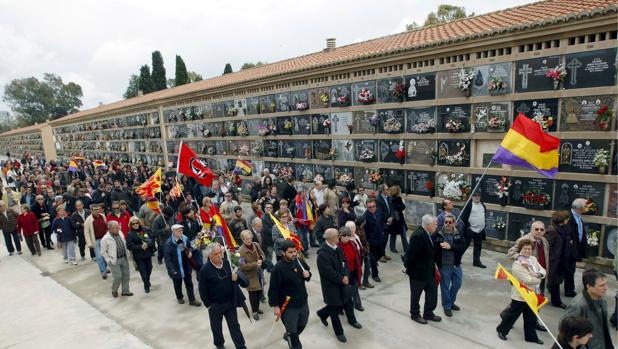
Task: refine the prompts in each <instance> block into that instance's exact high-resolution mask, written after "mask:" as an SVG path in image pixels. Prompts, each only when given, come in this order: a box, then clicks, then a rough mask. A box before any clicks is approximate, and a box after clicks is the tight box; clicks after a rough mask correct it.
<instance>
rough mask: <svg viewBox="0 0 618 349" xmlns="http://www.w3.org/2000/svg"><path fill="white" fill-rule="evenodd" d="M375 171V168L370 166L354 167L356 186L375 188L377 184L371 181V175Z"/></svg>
mask: <svg viewBox="0 0 618 349" xmlns="http://www.w3.org/2000/svg"><path fill="white" fill-rule="evenodd" d="M373 171H374V170H373V169H370V168H364V167H356V168H355V169H354V182H355V183H356V186H357V187H363V188H367V189H375V188H376V187H377V185H375V184H374V183H371V181H370V180H369V176H370V175H371V173H372V172H373Z"/></svg>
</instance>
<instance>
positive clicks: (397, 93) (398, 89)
mask: <svg viewBox="0 0 618 349" xmlns="http://www.w3.org/2000/svg"><path fill="white" fill-rule="evenodd" d="M392 91H393V92H392V93H393V97H395V98H397V99H398V100H400V101H402V100H403V96H404V94H405V91H406V85H405V84H404V83H402V82H398V83H396V84H395V86H393V90H392Z"/></svg>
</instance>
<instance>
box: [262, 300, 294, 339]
mask: <svg viewBox="0 0 618 349" xmlns="http://www.w3.org/2000/svg"><path fill="white" fill-rule="evenodd" d="M290 298H292V297H290V296H286V297H285V301H284V302H283V305H282V306H281V310H280V311H279V316H277V317H276V318H275V321H273V325H272V326H270V330H269V331H268V333H267V334H266V338H264V341H262V346H261V347H260V348H261V349H264V346H265V345H266V342H267V341H268V338H269V337H270V335H271V334H272V333H273V330H274V329H275V325H276V324H277V321H279V319H280V318H281V315H283V312H284V311H285V309H286V308H287V307H288V303H289V302H290Z"/></svg>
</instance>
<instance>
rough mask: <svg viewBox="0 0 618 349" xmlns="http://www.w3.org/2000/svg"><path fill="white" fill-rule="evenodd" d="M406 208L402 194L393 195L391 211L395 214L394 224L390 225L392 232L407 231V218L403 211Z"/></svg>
mask: <svg viewBox="0 0 618 349" xmlns="http://www.w3.org/2000/svg"><path fill="white" fill-rule="evenodd" d="M405 210H406V205H405V204H404V203H403V199H402V198H401V196H393V197H391V212H392V216H393V224H392V225H391V227H390V231H391V233H392V234H399V233H401V232H402V231H407V229H408V226H407V225H406V219H405V216H404V214H403V212H404V211H405Z"/></svg>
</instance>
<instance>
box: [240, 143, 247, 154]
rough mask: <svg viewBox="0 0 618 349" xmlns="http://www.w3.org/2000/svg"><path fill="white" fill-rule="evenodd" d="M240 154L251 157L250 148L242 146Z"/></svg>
mask: <svg viewBox="0 0 618 349" xmlns="http://www.w3.org/2000/svg"><path fill="white" fill-rule="evenodd" d="M238 154H239V155H245V156H249V146H247V145H246V144H243V145H241V146H240V148H238Z"/></svg>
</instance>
